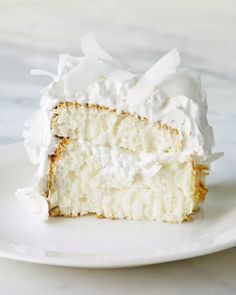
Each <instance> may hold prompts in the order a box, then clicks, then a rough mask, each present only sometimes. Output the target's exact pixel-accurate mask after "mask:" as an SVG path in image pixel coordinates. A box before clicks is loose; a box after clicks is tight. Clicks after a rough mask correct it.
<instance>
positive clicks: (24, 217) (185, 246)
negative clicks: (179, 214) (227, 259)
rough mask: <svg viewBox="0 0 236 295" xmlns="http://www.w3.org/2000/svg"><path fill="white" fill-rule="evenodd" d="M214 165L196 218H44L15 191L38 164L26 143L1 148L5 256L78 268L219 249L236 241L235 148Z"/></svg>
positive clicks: (0, 227)
mask: <svg viewBox="0 0 236 295" xmlns="http://www.w3.org/2000/svg"><path fill="white" fill-rule="evenodd" d="M222 148H223V149H224V150H227V149H228V151H227V152H226V155H225V156H224V157H223V158H221V159H220V160H219V161H218V162H217V163H216V164H215V166H214V167H213V171H212V174H211V176H210V177H209V180H208V185H209V187H210V193H209V194H208V197H207V200H206V201H205V203H204V205H203V207H202V209H201V210H200V212H198V213H197V214H196V215H195V217H194V220H193V222H189V223H184V224H158V223H156V222H138V221H117V220H114V221H112V220H105V219H96V218H95V217H93V216H88V217H82V218H73V219H66V218H65V219H64V218H54V219H53V218H51V219H50V220H49V221H47V222H44V221H41V220H40V219H39V217H38V215H36V214H33V213H31V212H29V211H28V210H27V209H26V208H24V207H23V205H22V203H21V202H19V201H18V200H17V199H16V197H15V196H14V192H15V190H16V189H17V188H18V187H22V186H25V185H27V184H29V182H30V179H31V176H32V174H33V170H34V167H33V166H32V165H31V164H30V163H29V160H28V157H27V155H26V153H25V151H24V148H23V145H22V144H15V145H11V146H8V147H3V148H1V149H0V208H1V213H0V256H2V257H6V258H11V259H16V260H22V261H28V262H36V263H43V264H53V265H64V266H76V267H89V268H90V267H91V268H102V267H126V266H137V265H145V264H153V263H160V262H165V261H172V260H178V259H183V258H188V257H194V256H199V255H203V254H207V253H212V252H216V251H219V250H222V249H226V248H229V247H232V246H235V245H236V181H235V166H236V165H235V164H236V163H235V162H236V161H235V157H234V153H233V151H231V150H230V147H229V146H227V145H225V146H224V147H222Z"/></svg>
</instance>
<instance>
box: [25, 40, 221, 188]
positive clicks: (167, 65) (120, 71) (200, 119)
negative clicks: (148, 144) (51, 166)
mask: <svg viewBox="0 0 236 295" xmlns="http://www.w3.org/2000/svg"><path fill="white" fill-rule="evenodd" d="M81 47H82V51H83V53H84V56H83V57H72V56H70V55H68V54H63V55H60V57H59V64H58V73H57V75H54V74H51V73H48V72H45V71H40V70H34V71H32V74H43V75H45V74H46V75H49V76H50V77H52V78H53V82H52V83H50V84H49V85H48V86H47V87H46V88H45V89H43V90H42V99H41V109H40V110H39V111H38V112H36V114H35V115H34V118H33V119H32V118H31V120H30V121H31V122H28V124H27V125H31V127H30V129H29V130H28V131H26V132H25V133H24V137H25V146H26V148H27V150H28V152H29V155H30V159H31V161H32V162H33V163H34V164H39V168H38V172H37V175H36V180H35V181H34V182H35V184H34V187H35V189H36V191H38V192H40V193H42V192H43V191H44V190H45V187H46V182H47V174H48V155H50V154H52V153H53V152H54V151H55V148H56V145H57V140H56V139H55V138H54V137H53V136H52V134H51V130H50V119H51V115H52V112H53V107H54V106H55V105H57V104H58V103H59V102H61V101H78V102H80V103H90V104H97V105H102V106H107V107H109V108H111V109H116V110H117V112H120V111H128V112H130V113H136V114H138V115H140V116H142V117H146V118H147V119H149V120H150V121H151V122H156V121H160V122H161V123H166V124H168V125H170V126H172V127H174V128H176V129H178V130H179V132H180V134H181V136H182V140H183V142H184V149H183V152H182V153H181V155H180V160H181V161H184V160H185V159H186V157H188V156H189V155H194V156H195V161H198V162H200V163H203V162H204V163H206V162H207V161H209V160H210V159H211V158H214V157H215V158H216V157H218V156H219V155H214V156H212V147H213V146H214V137H213V131H212V128H211V127H210V126H209V124H208V121H207V101H206V95H205V91H204V90H203V88H202V86H201V82H200V78H199V76H198V75H196V74H193V73H192V72H190V71H188V70H184V69H182V70H177V67H178V66H179V64H180V57H179V53H178V51H177V50H176V49H174V50H172V51H171V52H169V53H168V54H167V55H165V56H164V57H162V59H161V60H160V61H158V62H157V63H156V64H154V65H153V66H152V67H151V68H150V69H149V70H148V71H147V72H146V73H144V74H143V75H137V74H135V73H132V72H131V71H129V70H128V69H127V68H126V67H125V66H123V65H122V64H121V63H120V62H119V61H117V60H115V59H114V58H112V57H111V56H110V55H109V54H108V53H107V52H105V51H104V50H103V49H102V48H101V47H100V46H99V45H98V44H97V43H96V41H95V39H94V37H93V36H92V35H87V36H85V37H84V38H82V40H81ZM29 123H30V124H29Z"/></svg>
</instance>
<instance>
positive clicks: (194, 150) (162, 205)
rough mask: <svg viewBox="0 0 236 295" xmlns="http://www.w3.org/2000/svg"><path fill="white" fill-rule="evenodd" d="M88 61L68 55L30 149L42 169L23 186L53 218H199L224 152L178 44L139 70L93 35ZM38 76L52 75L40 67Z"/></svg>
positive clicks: (34, 124) (48, 92)
mask: <svg viewBox="0 0 236 295" xmlns="http://www.w3.org/2000/svg"><path fill="white" fill-rule="evenodd" d="M81 47H82V51H83V53H84V56H82V57H79V58H77V57H72V56H69V55H67V54H64V55H61V56H60V59H59V65H58V74H57V75H56V76H54V75H52V74H50V73H49V75H51V76H52V78H53V82H52V83H50V84H49V86H47V87H46V88H45V89H44V90H43V91H42V98H41V108H40V110H39V111H38V112H37V113H36V114H34V116H33V117H32V118H31V119H30V120H29V122H28V125H30V128H29V129H28V130H27V131H25V133H24V137H25V146H26V148H27V150H28V152H29V156H30V158H31V161H32V162H33V163H35V164H37V165H38V169H37V172H36V175H35V176H34V178H33V181H32V185H31V186H30V187H27V188H25V189H21V190H19V191H18V195H20V196H21V197H23V198H25V199H29V200H30V199H31V200H34V202H36V203H38V204H41V205H42V208H44V213H45V214H46V215H50V216H65V217H75V216H82V215H86V214H96V215H97V216H98V217H106V218H112V219H133V220H156V221H166V222H171V223H176V222H182V221H184V220H189V219H190V218H191V215H192V213H193V211H194V210H196V209H198V207H199V205H200V204H201V202H202V201H203V200H204V198H205V196H206V193H207V187H206V185H205V177H206V175H207V174H208V171H209V163H210V161H211V160H212V159H213V158H214V157H217V155H215V154H212V147H213V145H214V139H213V132H212V128H211V127H210V126H209V125H208V122H207V102H206V97H205V92H204V90H203V89H202V87H201V83H200V79H199V77H198V76H197V75H196V74H193V73H192V72H190V71H189V70H183V69H178V67H179V64H180V57H179V53H178V51H177V50H172V51H171V52H169V53H168V54H166V55H165V56H164V57H162V58H161V59H160V60H159V61H158V62H157V63H156V64H154V65H153V66H152V67H151V68H150V69H149V70H148V71H147V72H145V73H144V74H142V75H138V74H135V73H132V72H131V71H129V70H128V69H127V68H126V67H125V66H123V65H122V64H121V63H120V62H118V61H117V60H115V59H113V58H112V57H111V56H110V55H109V54H108V53H107V52H105V51H104V50H103V49H102V48H101V47H100V46H99V45H98V44H97V42H96V41H95V39H94V38H93V36H91V35H88V36H85V37H84V38H82V40H81ZM34 73H35V74H48V73H45V72H43V71H36V70H35V71H34Z"/></svg>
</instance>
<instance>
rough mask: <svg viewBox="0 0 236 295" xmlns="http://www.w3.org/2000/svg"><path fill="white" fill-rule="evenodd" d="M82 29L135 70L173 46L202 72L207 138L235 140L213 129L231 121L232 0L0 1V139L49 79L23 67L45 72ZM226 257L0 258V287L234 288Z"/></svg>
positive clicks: (10, 135) (235, 113)
mask: <svg viewBox="0 0 236 295" xmlns="http://www.w3.org/2000/svg"><path fill="white" fill-rule="evenodd" d="M88 32H94V33H95V34H96V36H97V38H98V39H99V41H100V42H101V43H102V45H103V46H104V47H105V48H106V49H107V50H108V51H109V52H111V54H113V55H114V56H115V57H117V58H119V59H121V60H122V61H123V62H124V63H127V64H128V65H129V66H130V68H131V69H133V70H137V71H143V70H145V69H147V67H148V66H150V65H151V64H152V63H154V62H155V61H156V60H157V59H158V58H159V57H160V56H161V55H162V54H163V53H165V52H166V51H167V50H170V49H172V48H174V47H178V48H179V49H180V50H181V52H182V60H183V65H184V66H188V67H191V68H194V69H196V70H197V71H199V72H200V73H201V75H202V81H203V84H204V85H205V88H206V89H207V91H208V101H209V120H210V122H211V124H212V125H213V126H214V128H215V133H216V142H221V141H227V142H228V143H229V144H232V145H235V144H236V135H235V134H236V132H235V133H234V132H232V134H231V135H230V136H229V133H225V135H220V134H222V132H220V131H222V129H224V128H226V127H227V126H231V128H232V130H233V127H232V126H235V125H236V87H235V86H236V58H235V54H236V2H235V1H234V0H224V1H220V0H219V1H217V0H215V1H214V0H205V1H204V0H199V1H190V0H189V1H188V0H179V1H177V0H173V1H172V0H165V1H157V0H156V1H155V0H145V1H144V0H126V1H125V0H123V1H122V0H119V1H118V0H98V1H96V0H86V1H85V0H84V1H82V0H79V1H69V0H68V1H46V0H44V1H39V0H38V1H36V0H35V1H29V0H28V1H27V0H22V1H16V0H15V1H13V0H12V1H11V0H10V1H7V0H5V1H3V0H1V1H0V144H9V143H14V142H17V141H20V140H22V137H21V134H22V130H23V122H24V120H25V119H26V118H27V117H28V116H29V115H30V114H31V113H32V112H33V111H34V110H36V109H37V107H38V103H39V98H40V94H39V91H40V89H41V88H43V87H44V86H45V84H46V83H48V82H49V81H50V79H48V78H45V77H32V76H30V75H29V71H30V69H32V68H43V69H46V70H49V71H54V72H55V71H56V64H57V56H58V54H59V53H63V52H68V53H70V54H75V55H77V54H80V48H79V38H80V37H81V36H82V35H83V34H85V33H88ZM235 131H236V130H235ZM235 262H236V249H235V248H234V249H231V250H228V251H224V252H221V253H217V254H213V255H209V256H206V257H201V258H195V259H190V260H186V261H181V262H174V263H167V264H163V265H157V266H151V267H146V268H139V269H128V270H114V271H105V270H103V271H95V270H93V271H89V270H76V269H66V268H58V267H47V266H37V265H30V264H25V263H17V262H12V261H5V260H0V290H5V294H33V293H34V294H37V292H38V293H39V292H40V294H41V293H42V291H44V292H45V293H44V294H77V291H79V290H84V292H85V294H126V293H129V294H158V293H159V294H185V293H186V294H187V293H191V294H199V293H201V294H206V293H208V294H236V283H235V282H236V280H235V279H236V266H235ZM36 285H37V286H40V291H37V289H35V286H36ZM96 289H97V291H96V292H95V291H94V290H96ZM41 290H42V291H41ZM7 292H8V293H7ZM1 294H2V293H1Z"/></svg>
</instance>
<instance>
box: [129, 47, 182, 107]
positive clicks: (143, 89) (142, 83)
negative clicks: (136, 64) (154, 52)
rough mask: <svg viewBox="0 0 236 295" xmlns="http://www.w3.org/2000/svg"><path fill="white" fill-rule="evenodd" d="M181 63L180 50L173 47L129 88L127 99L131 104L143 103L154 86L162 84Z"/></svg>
mask: <svg viewBox="0 0 236 295" xmlns="http://www.w3.org/2000/svg"><path fill="white" fill-rule="evenodd" d="M179 64H180V56H179V52H178V50H177V49H173V50H172V51H170V52H169V53H167V54H166V55H164V56H163V57H162V58H161V59H160V60H159V61H158V62H157V63H155V64H154V65H153V66H152V67H151V68H150V69H149V70H148V71H147V72H146V73H145V74H144V75H143V77H142V78H141V79H140V80H139V81H138V82H137V83H136V84H135V85H134V87H132V88H131V89H130V90H129V92H128V93H127V96H126V97H125V100H126V101H127V102H128V103H129V104H131V105H138V104H141V103H143V102H144V101H145V100H146V99H147V98H148V97H149V96H150V95H151V93H152V92H153V90H154V88H155V87H156V86H158V85H159V84H161V83H162V82H163V81H164V80H165V79H166V78H167V76H168V75H169V74H170V73H171V72H173V71H175V70H176V68H177V67H178V66H179Z"/></svg>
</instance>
